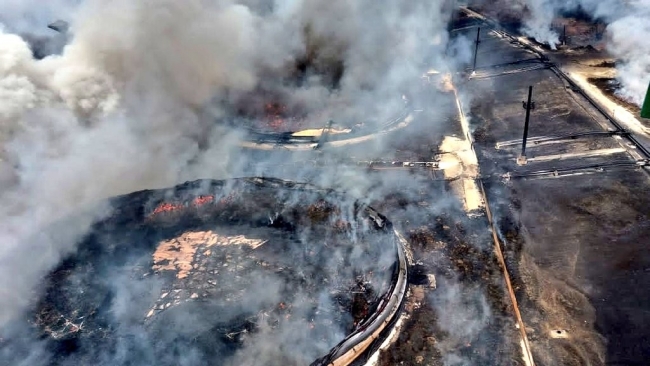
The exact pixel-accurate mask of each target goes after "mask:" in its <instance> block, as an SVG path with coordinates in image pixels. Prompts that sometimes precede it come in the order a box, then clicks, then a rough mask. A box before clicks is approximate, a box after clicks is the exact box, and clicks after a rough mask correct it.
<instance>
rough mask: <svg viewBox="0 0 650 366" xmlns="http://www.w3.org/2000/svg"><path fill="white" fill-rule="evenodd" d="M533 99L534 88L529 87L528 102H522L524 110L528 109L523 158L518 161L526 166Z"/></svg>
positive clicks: (522, 151) (522, 150) (522, 148)
mask: <svg viewBox="0 0 650 366" xmlns="http://www.w3.org/2000/svg"><path fill="white" fill-rule="evenodd" d="M532 99H533V86H532V85H531V86H529V87H528V102H522V103H523V107H524V109H526V122H524V138H523V143H522V145H521V156H519V158H518V159H517V164H519V165H524V164H526V140H527V139H528V122H529V121H530V111H531V110H532V109H535V102H533V101H532Z"/></svg>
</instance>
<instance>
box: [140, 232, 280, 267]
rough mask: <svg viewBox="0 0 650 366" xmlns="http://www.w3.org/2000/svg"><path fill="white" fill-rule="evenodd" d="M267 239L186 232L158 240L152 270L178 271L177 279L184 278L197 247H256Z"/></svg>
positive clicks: (203, 248) (206, 249) (191, 265)
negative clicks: (171, 237)
mask: <svg viewBox="0 0 650 366" xmlns="http://www.w3.org/2000/svg"><path fill="white" fill-rule="evenodd" d="M266 242H267V240H262V239H251V238H247V237H245V236H244V235H236V236H221V235H218V234H217V233H214V232H213V231H197V232H187V233H184V234H183V235H181V236H179V237H177V238H174V239H171V240H165V241H162V242H160V245H158V248H157V249H156V251H155V252H154V253H153V262H154V265H153V267H152V268H153V270H154V271H178V273H177V274H176V277H177V278H178V279H183V278H186V277H187V276H188V275H189V273H190V271H191V270H192V269H193V268H194V267H193V266H194V259H195V255H196V252H197V251H198V250H199V249H202V250H205V251H206V252H204V254H206V255H208V254H209V250H208V248H210V247H212V246H214V245H240V246H241V245H245V246H249V247H251V248H252V249H256V248H258V247H259V246H261V245H262V244H264V243H266Z"/></svg>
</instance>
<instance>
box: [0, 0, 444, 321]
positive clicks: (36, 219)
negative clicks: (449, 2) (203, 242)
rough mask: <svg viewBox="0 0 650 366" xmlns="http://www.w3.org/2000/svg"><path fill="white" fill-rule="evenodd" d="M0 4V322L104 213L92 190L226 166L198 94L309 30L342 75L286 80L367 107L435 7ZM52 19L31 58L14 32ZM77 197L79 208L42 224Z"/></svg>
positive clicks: (416, 66) (438, 14) (440, 18)
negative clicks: (39, 51)
mask: <svg viewBox="0 0 650 366" xmlns="http://www.w3.org/2000/svg"><path fill="white" fill-rule="evenodd" d="M0 11H1V12H2V16H1V17H0V22H2V24H3V29H2V32H0V159H1V160H0V243H1V244H0V325H2V324H4V323H6V322H7V321H10V320H11V319H13V318H15V317H16V316H17V315H19V314H20V312H21V311H23V310H24V308H25V306H26V304H27V303H28V302H29V301H30V299H31V297H32V295H33V290H34V289H35V286H36V285H37V284H38V283H39V281H40V278H41V276H42V275H43V274H44V273H46V272H47V271H48V270H49V269H51V268H52V267H53V266H55V265H56V264H57V263H58V262H59V261H60V260H61V258H62V256H65V255H66V254H67V253H69V252H70V251H73V250H74V245H75V242H76V238H78V237H79V236H80V235H83V233H84V231H85V230H86V229H87V228H88V227H89V225H90V223H92V221H93V220H95V219H96V218H97V217H98V215H101V214H103V213H105V212H106V211H105V210H104V208H100V209H97V208H96V207H95V206H94V203H95V202H97V201H98V200H100V199H102V198H104V197H107V196H111V195H115V194H120V193H125V192H130V191H134V190H138V189H144V188H153V187H162V186H170V185H174V184H176V183H178V182H181V181H185V180H188V179H195V178H199V177H210V178H224V177H228V176H230V175H231V173H232V171H231V170H230V168H229V166H230V165H232V164H233V163H242V162H240V161H239V160H238V159H239V157H237V156H235V157H233V156H231V153H232V151H233V149H234V147H235V145H236V136H233V135H230V134H227V133H225V132H224V131H223V130H222V129H221V128H219V126H215V125H214V122H213V119H212V118H207V119H206V118H205V110H206V105H207V104H208V103H209V102H210V101H211V100H214V99H215V98H216V99H218V100H225V101H228V100H230V98H233V96H237V95H240V94H243V93H246V92H249V91H251V90H254V89H255V88H257V87H259V86H260V84H263V83H266V82H268V81H267V79H266V76H267V75H272V76H282V74H283V73H286V72H287V71H286V70H287V67H288V65H289V66H290V65H292V64H293V63H295V60H296V59H297V58H299V57H302V56H304V54H305V53H306V51H307V50H308V49H309V47H311V44H313V43H315V44H316V49H317V51H318V52H317V54H316V57H315V61H314V62H315V63H316V64H318V63H319V62H321V63H323V64H325V65H328V63H329V62H330V59H333V58H334V59H337V60H341V62H342V63H343V65H344V68H345V72H344V73H343V76H342V79H341V87H340V88H339V89H337V90H336V91H332V90H331V89H330V88H329V86H328V85H327V84H326V83H325V82H324V81H323V80H321V79H320V78H319V76H318V75H312V76H311V78H310V79H309V80H308V82H307V83H305V84H304V85H303V86H301V87H299V88H293V89H292V90H291V92H292V93H293V94H294V95H296V96H297V97H302V98H306V99H312V100H320V99H322V98H334V99H336V98H341V97H344V98H350V99H351V100H352V101H353V103H352V108H351V109H352V110H353V112H355V113H359V114H362V113H364V111H365V112H366V113H367V111H368V110H369V109H370V110H376V109H378V108H379V109H380V108H381V107H383V106H384V105H385V103H383V99H382V98H384V97H386V96H387V95H389V94H390V95H391V98H392V94H394V93H395V90H398V89H399V88H400V87H402V86H404V85H406V84H407V82H410V81H411V80H413V78H416V79H417V76H418V74H419V73H420V72H421V71H422V70H423V68H422V65H423V64H424V63H427V62H431V61H436V60H437V61H439V60H440V59H441V58H442V56H441V55H442V50H444V48H445V47H446V44H447V38H448V37H447V34H446V31H445V27H446V22H447V20H448V16H449V14H448V11H447V9H446V8H445V7H444V2H443V1H415V2H409V3H406V4H403V3H401V2H376V1H370V0H367V1H343V0H340V1H334V2H332V1H298V0H296V1H289V2H287V1H278V2H277V3H276V2H273V1H263V0H259V1H256V2H254V1H240V2H238V1H234V0H233V1H228V0H221V1H217V0H215V1H205V0H187V1H177V0H143V1H137V2H134V1H130V0H113V1H100V0H87V1H85V2H82V3H81V2H79V1H72V0H70V1H63V0H61V1H58V2H47V5H43V4H41V2H24V1H9V2H6V1H5V2H3V3H1V4H0ZM59 18H61V19H65V20H67V21H69V22H70V23H71V34H72V35H73V38H72V40H71V41H70V43H69V44H68V45H67V46H66V47H65V49H64V51H63V53H62V54H61V55H52V56H49V57H46V58H45V59H43V60H35V59H34V58H33V57H32V52H31V50H30V49H29V45H28V44H27V43H26V42H25V40H23V39H21V37H20V36H18V35H17V34H25V33H32V34H41V33H43V34H47V33H46V32H48V31H50V30H47V28H46V26H47V24H48V23H50V22H52V21H54V20H56V19H59ZM306 28H309V31H310V32H311V33H309V34H310V36H309V37H307V36H305V29H306ZM277 80H281V78H277ZM278 83H280V82H278ZM280 84H281V83H280ZM284 87H287V88H289V87H288V86H284ZM208 110H209V111H210V113H209V114H210V115H209V117H215V116H219V115H220V114H222V113H225V112H224V110H223V108H221V105H220V104H218V103H217V104H216V105H214V104H212V105H211V108H209V109H208ZM201 144H203V145H207V146H202V147H201V146H200V145H201ZM82 208H92V210H90V212H89V213H88V214H87V215H83V217H82V218H77V219H76V220H74V222H71V223H70V224H69V225H68V226H63V227H60V228H59V233H58V234H57V235H56V236H52V235H51V234H45V233H46V232H48V233H49V231H45V229H46V228H47V226H48V225H50V224H52V223H54V222H58V220H60V219H62V218H65V217H67V216H68V215H71V214H73V213H77V215H78V212H79V210H80V209H82ZM59 225H60V224H59Z"/></svg>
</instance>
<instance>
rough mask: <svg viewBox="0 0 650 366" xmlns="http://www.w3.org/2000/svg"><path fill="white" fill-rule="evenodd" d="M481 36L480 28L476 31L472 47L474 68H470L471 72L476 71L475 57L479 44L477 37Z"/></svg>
mask: <svg viewBox="0 0 650 366" xmlns="http://www.w3.org/2000/svg"><path fill="white" fill-rule="evenodd" d="M480 36H481V27H478V29H477V30H476V42H475V44H476V45H475V46H474V66H473V67H472V71H476V56H477V55H478V44H479V43H481V41H480V40H479V37H480Z"/></svg>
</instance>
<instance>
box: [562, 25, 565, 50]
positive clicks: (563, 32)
mask: <svg viewBox="0 0 650 366" xmlns="http://www.w3.org/2000/svg"><path fill="white" fill-rule="evenodd" d="M562 44H563V45H565V46H566V24H565V25H564V27H563V28H562Z"/></svg>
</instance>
